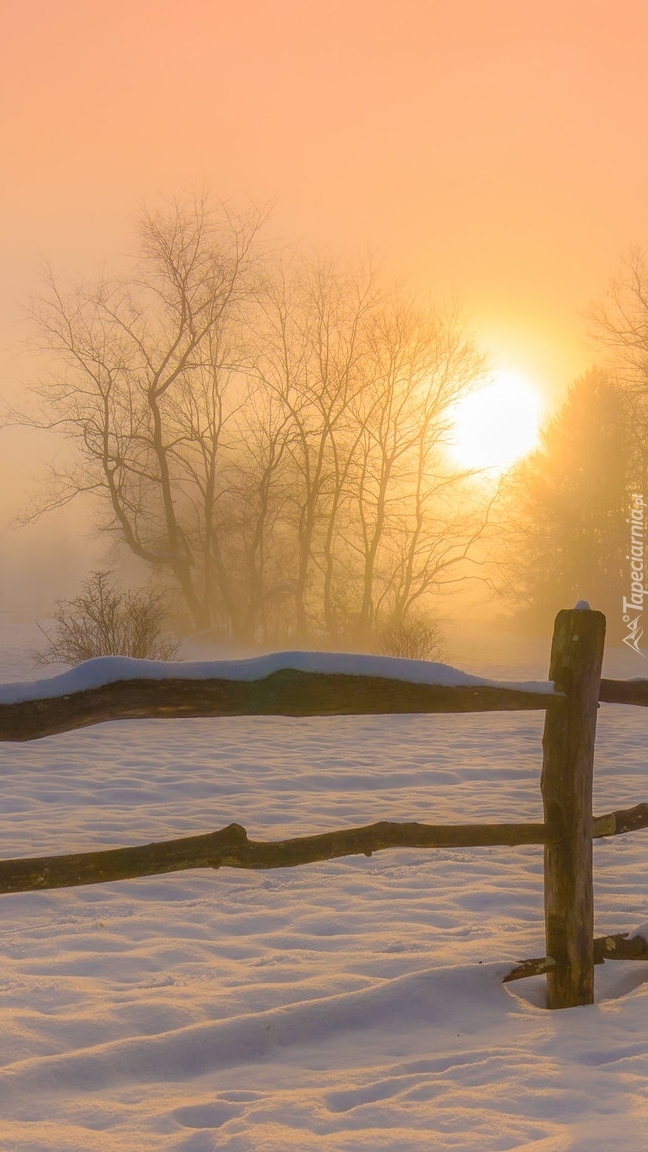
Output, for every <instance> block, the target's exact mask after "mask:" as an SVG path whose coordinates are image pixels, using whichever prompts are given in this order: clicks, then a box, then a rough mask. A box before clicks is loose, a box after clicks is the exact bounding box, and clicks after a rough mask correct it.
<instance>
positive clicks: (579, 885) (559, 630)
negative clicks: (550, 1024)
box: [541, 605, 605, 1008]
mask: <svg viewBox="0 0 648 1152" xmlns="http://www.w3.org/2000/svg"><path fill="white" fill-rule="evenodd" d="M604 642H605V616H604V615H603V613H602V612H592V611H591V610H590V608H589V605H586V606H585V607H583V608H580V607H578V608H574V609H571V610H565V611H563V612H559V613H558V615H557V617H556V622H555V625H554V634H553V643H552V646H551V662H550V666H549V679H550V680H553V681H554V682H555V685H556V688H557V689H559V690H560V691H561V692H564V693H565V694H566V699H564V700H555V699H554V700H551V701H550V702H549V705H548V708H547V716H546V720H545V729H544V736H543V741H542V744H543V750H544V755H543V762H542V785H541V786H542V799H543V803H544V815H545V823H546V824H551V825H553V826H554V827H555V828H556V829H557V830H558V833H559V838H558V839H557V840H555V841H552V842H551V843H549V844H547V845H546V846H545V864H544V884H545V932H546V940H547V956H548V957H551V958H552V959H553V960H554V961H555V962H556V967H555V969H552V970H550V971H549V972H548V973H547V985H548V991H549V1008H573V1007H575V1006H576V1005H578V1004H592V1003H593V1001H594V950H593V939H594V898H593V891H592V777H593V767H594V739H595V735H596V710H597V708H598V698H599V690H600V680H601V665H602V662H603V646H604Z"/></svg>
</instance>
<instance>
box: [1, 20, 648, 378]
mask: <svg viewBox="0 0 648 1152" xmlns="http://www.w3.org/2000/svg"><path fill="white" fill-rule="evenodd" d="M2 29H3V40H4V60H3V62H2V67H1V69H0V79H1V82H2V84H3V86H4V88H5V91H4V93H3V108H4V110H5V119H4V132H3V138H2V156H3V161H4V164H3V168H4V176H3V179H2V182H1V194H2V197H3V199H4V206H3V211H2V213H1V214H0V229H1V231H2V245H3V250H4V253H5V264H4V267H5V270H4V272H3V273H2V274H1V280H0V304H1V305H2V311H3V313H4V320H3V327H4V332H5V334H6V335H7V338H8V339H9V337H10V336H11V334H12V333H13V330H14V329H13V322H12V315H13V311H14V303H15V301H16V300H17V299H18V298H19V297H20V296H22V295H24V293H25V292H26V291H28V289H29V288H30V287H31V286H32V285H33V283H34V268H35V265H36V263H37V260H38V258H39V256H40V255H41V254H44V255H48V256H50V257H51V258H52V259H53V260H54V262H55V263H68V264H73V265H75V264H76V265H80V266H85V267H87V266H88V264H89V262H90V261H93V260H101V259H103V257H104V256H106V255H108V256H109V255H110V254H111V252H113V251H115V250H123V249H124V248H125V247H126V246H127V244H128V222H129V217H132V215H133V214H134V213H135V212H136V211H137V207H138V204H140V203H141V201H142V200H143V199H144V198H151V197H154V196H155V195H156V194H157V193H163V194H167V195H174V194H177V193H182V192H183V191H184V190H191V189H193V188H195V187H196V186H200V185H202V184H203V182H206V183H207V184H208V185H209V186H210V187H211V188H212V190H214V191H215V192H216V193H218V194H221V195H223V196H225V197H231V198H233V199H235V200H236V199H237V198H240V197H241V196H242V195H246V194H247V195H250V196H252V197H254V198H255V199H257V200H260V201H265V200H267V199H269V198H273V199H276V200H277V201H278V207H277V212H276V229H277V231H278V232H279V233H280V234H282V235H283V236H285V237H286V238H288V239H292V238H296V237H299V238H302V239H305V240H307V241H314V242H316V243H317V244H323V245H325V246H328V247H331V248H333V249H340V248H343V249H346V250H348V249H355V248H358V247H366V246H367V245H369V246H371V247H372V248H374V249H378V250H379V251H381V252H383V253H384V254H385V256H386V258H387V260H388V262H389V265H390V266H391V267H393V268H394V269H395V270H396V271H397V272H398V273H399V274H401V275H403V276H405V277H407V278H409V279H411V280H413V281H414V282H415V283H416V284H417V286H420V287H423V288H426V289H430V290H431V292H432V293H433V294H435V295H438V296H444V295H447V294H448V293H449V292H451V291H455V292H458V293H459V294H460V295H461V296H462V297H463V299H464V301H465V303H466V305H467V306H468V308H469V309H470V311H471V312H472V314H473V317H474V320H475V322H476V324H477V326H478V327H479V329H480V330H481V331H482V333H483V335H484V338H485V339H486V340H487V341H488V342H490V344H491V346H492V347H493V348H494V349H495V351H496V352H497V353H498V354H499V355H500V356H501V357H502V359H503V360H504V361H508V363H509V365H510V366H512V367H515V368H518V369H522V370H523V371H526V372H527V373H528V374H530V375H531V376H532V377H535V379H536V380H537V381H538V382H539V383H540V384H541V385H542V386H543V387H545V388H546V389H547V390H548V391H549V392H551V391H553V392H554V394H555V393H556V392H557V391H558V390H560V389H561V388H562V387H563V386H564V385H565V384H566V383H567V382H568V381H569V379H570V378H571V377H572V376H573V375H574V374H575V373H576V372H577V371H579V370H580V369H582V368H583V367H584V366H585V365H586V363H587V360H588V353H587V352H586V350H585V349H584V347H583V346H582V343H581V323H580V321H579V318H578V309H579V308H583V307H584V306H586V305H587V303H588V302H589V300H590V299H592V298H594V297H597V296H600V295H601V293H602V291H603V288H604V285H605V281H606V279H607V277H608V276H609V275H610V274H611V273H612V272H613V271H614V268H615V264H616V259H617V256H618V254H619V253H620V252H622V251H624V250H625V249H627V247H628V246H629V245H630V244H632V243H639V244H648V214H647V213H646V206H647V205H648V147H647V144H646V140H647V134H646V113H647V112H648V68H647V67H646V48H647V46H648V4H647V3H646V0H615V2H614V3H612V0H603V2H601V0H544V2H543V3H542V4H539V3H530V2H528V0H235V2H234V0H111V3H110V5H108V4H106V5H100V4H99V3H98V2H97V0H20V3H18V2H16V0H5V4H4V6H3V17H2ZM9 371H11V370H9Z"/></svg>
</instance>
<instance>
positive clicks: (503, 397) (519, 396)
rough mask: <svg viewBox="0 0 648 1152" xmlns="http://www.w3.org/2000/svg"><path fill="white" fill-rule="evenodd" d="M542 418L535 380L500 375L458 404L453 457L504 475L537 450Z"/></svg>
mask: <svg viewBox="0 0 648 1152" xmlns="http://www.w3.org/2000/svg"><path fill="white" fill-rule="evenodd" d="M540 418H541V402H540V395H539V392H538V390H537V388H536V387H535V386H534V385H533V384H532V383H531V381H530V380H527V379H526V378H525V377H524V376H520V375H519V374H518V373H517V372H500V373H498V375H497V377H496V378H495V379H494V380H493V382H492V383H491V384H488V385H486V387H485V388H482V389H481V390H480V391H479V392H474V393H472V395H470V396H466V397H465V398H464V399H463V400H461V401H460V402H459V403H458V404H457V407H456V409H455V416H454V425H453V431H452V441H451V444H450V452H451V455H452V457H453V459H454V460H455V461H456V463H457V464H461V465H462V466H463V467H465V468H484V469H488V470H489V471H494V472H504V471H505V470H506V469H507V468H510V466H511V465H512V464H514V463H515V461H516V460H519V459H520V458H521V457H522V456H526V454H527V452H531V451H532V450H533V448H535V447H536V445H537V443H538V433H539V428H540Z"/></svg>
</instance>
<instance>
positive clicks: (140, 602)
mask: <svg viewBox="0 0 648 1152" xmlns="http://www.w3.org/2000/svg"><path fill="white" fill-rule="evenodd" d="M110 575H111V574H110V572H93V573H92V575H91V576H90V577H89V579H88V580H86V582H85V584H84V585H83V590H82V592H81V595H80V596H77V598H76V600H60V601H59V602H58V604H57V609H56V612H55V613H54V619H55V621H56V623H57V625H58V627H57V629H56V631H55V632H54V634H53V635H50V634H49V633H48V632H46V631H45V629H44V628H41V632H42V633H43V635H44V636H45V639H46V640H47V643H48V647H47V648H46V649H45V651H44V652H38V653H37V656H36V659H37V660H38V662H39V663H40V664H55V663H59V662H61V663H63V664H79V663H80V662H81V661H82V660H90V659H92V657H93V656H134V657H136V658H139V659H142V660H171V659H172V658H173V656H175V654H176V652H177V650H178V645H177V643H175V642H174V641H173V640H171V639H170V638H169V637H168V636H166V635H165V632H164V622H165V617H166V612H165V609H164V605H163V598H164V595H163V593H161V592H154V591H152V590H141V591H139V592H127V591H126V590H125V589H124V588H123V587H122V586H121V584H119V583H118V582H117V581H111V579H110ZM39 627H40V625H39Z"/></svg>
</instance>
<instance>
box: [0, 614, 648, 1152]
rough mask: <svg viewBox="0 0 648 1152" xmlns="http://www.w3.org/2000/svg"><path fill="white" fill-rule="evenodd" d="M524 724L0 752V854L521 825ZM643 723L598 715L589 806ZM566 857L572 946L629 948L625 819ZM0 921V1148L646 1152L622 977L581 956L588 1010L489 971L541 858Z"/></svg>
mask: <svg viewBox="0 0 648 1152" xmlns="http://www.w3.org/2000/svg"><path fill="white" fill-rule="evenodd" d="M29 644H30V633H29V629H28V627H27V626H23V625H21V626H18V625H14V626H11V627H10V626H8V625H7V626H4V627H3V628H0V671H1V672H2V677H3V678H4V679H5V680H6V681H9V680H12V679H13V680H15V679H19V678H21V679H23V680H25V681H27V680H28V678H29V676H30V675H34V672H33V669H32V668H31V663H30V660H29V657H28V652H29ZM520 655H521V657H522V660H523V661H524V665H525V666H524V667H522V663H521V661H518V662H515V661H513V660H511V659H509V658H508V656H505V654H503V653H502V652H498V653H497V654H496V658H495V659H494V660H493V661H492V662H491V664H490V666H488V665H487V666H485V667H483V668H481V669H477V670H478V671H480V672H482V673H483V674H484V675H485V676H488V675H489V673H490V672H495V673H496V674H497V675H502V674H504V675H511V676H516V675H519V676H521V677H526V676H527V675H529V674H531V675H538V676H542V674H543V672H544V671H546V666H547V664H546V659H545V654H544V652H543V655H542V659H539V660H538V661H534V660H530V659H528V653H527V652H526V650H525V651H523V652H521V653H520ZM630 655H632V654H630ZM372 659H373V658H372ZM354 660H357V658H354ZM462 662H463V663H465V664H466V666H467V667H469V668H470V667H475V663H474V662H472V663H471V662H470V661H468V660H466V661H464V660H463V659H462ZM190 666H191V665H185V667H190ZM212 666H213V665H212ZM221 666H222V665H221ZM614 674H623V671H622V670H621V671H617V670H615V673H614ZM542 724H543V714H542V713H541V712H508V713H484V714H476V715H472V714H464V715H433V716H391V717H385V716H361V717H352V716H344V717H321V718H310V717H309V718H300V719H292V718H285V717H265V716H264V717H259V716H255V717H247V718H246V717H232V718H229V717H228V718H223V719H213V720H211V719H196V720H185V719H182V720H179V719H178V720H159V721H157V720H156V721H153V720H150V721H127V722H117V723H112V724H101V725H97V726H95V727H93V728H87V729H82V730H81V731H78V732H73V733H67V734H63V735H59V736H55V737H49V738H47V739H43V740H37V741H34V742H33V743H29V744H20V745H17V744H4V745H3V746H2V768H1V771H0V829H1V834H2V855H3V857H5V858H8V857H13V856H32V855H38V854H43V853H56V852H66V851H72V850H75V851H84V850H91V849H92V848H95V847H116V846H118V845H123V844H131V843H133V844H134V843H146V842H148V841H151V840H154V839H166V838H169V837H172V836H182V835H190V834H192V833H200V832H205V831H210V830H212V829H216V828H220V827H223V826H224V825H225V824H228V823H230V822H232V821H237V822H238V823H241V824H243V825H245V827H246V828H247V829H248V832H249V834H250V836H251V837H253V838H254V839H278V838H280V837H284V836H295V835H302V834H306V833H309V832H317V831H326V830H329V829H333V828H337V827H345V826H352V825H354V824H362V823H369V822H371V821H373V820H380V819H385V818H391V819H400V820H416V819H422V820H429V821H437V820H438V821H447V822H448V823H450V822H463V821H467V820H484V821H493V820H498V819H501V820H505V821H517V820H519V821H527V820H538V819H541V813H542V808H541V802H540V794H539V773H540V760H541V734H542ZM647 727H648V713H647V712H646V711H645V710H644V709H642V708H634V709H633V708H629V707H623V706H615V705H602V706H601V709H600V712H599V733H598V738H597V761H596V780H595V793H596V795H595V811H596V812H597V813H600V812H606V811H610V810H612V809H614V808H619V807H629V806H631V805H633V804H636V803H640V802H642V801H646V800H648V795H647V791H648V784H647V783H646V771H645V746H646V732H647ZM594 852H595V865H596V870H595V885H596V893H595V907H596V934H597V935H603V934H605V933H613V932H619V931H628V930H632V929H634V930H635V931H636V932H637V933H638V934H642V935H644V936H646V933H647V931H648V921H647V919H646V918H647V916H648V884H647V881H646V876H647V875H648V867H647V865H648V831H641V832H636V833H633V834H632V835H628V836H620V837H616V838H612V839H608V840H603V841H598V842H597V843H596V844H595V848H594ZM0 907H1V909H2V921H1V925H2V927H1V932H0V954H1V967H0V1000H1V1011H0V1037H1V1042H0V1147H1V1148H2V1150H3V1152H5V1150H6V1152H123V1150H124V1149H134V1150H135V1149H136V1150H137V1152H153V1150H155V1152H162V1150H164V1152H167V1150H173V1152H213V1150H216V1149H217V1150H219V1152H220V1150H225V1152H319V1150H321V1152H356V1150H359V1152H385V1150H389V1152H430V1150H437V1149H439V1150H441V1152H446V1150H447V1152H450V1150H452V1152H474V1150H475V1149H480V1152H481V1150H484V1152H510V1150H513V1149H515V1150H517V1152H568V1150H569V1152H609V1150H610V1149H611V1148H616V1147H619V1148H623V1149H624V1152H639V1150H640V1149H641V1150H642V1152H643V1149H644V1147H645V1143H646V1134H647V1133H648V1089H647V1087H646V1085H647V1083H648V1080H647V1076H648V965H646V964H641V963H623V962H612V963H610V962H608V963H606V964H605V965H603V966H601V967H597V969H596V982H597V1003H596V1005H595V1006H593V1007H589V1008H577V1009H570V1010H567V1011H563V1012H557V1013H556V1012H552V1013H549V1012H547V1011H546V1010H545V1008H544V986H545V983H544V978H542V977H535V978H532V979H530V980H526V981H520V982H517V983H514V984H508V985H503V984H502V983H501V978H502V976H503V975H504V973H505V972H506V971H507V970H508V969H509V968H510V967H511V965H512V963H513V962H515V961H516V960H519V959H524V958H526V957H530V956H540V955H543V953H544V941H543V928H542V850H541V849H540V848H535V847H532V846H531V847H520V848H489V849H453V850H444V851H436V850H435V851H416V850H407V851H405V850H402V851H401V850H398V851H389V852H382V853H377V854H375V855H374V856H373V857H371V858H370V859H367V858H365V857H350V858H347V859H343V860H338V861H329V862H326V863H320V864H312V865H308V866H304V867H300V868H295V869H281V870H277V871H272V872H268V873H263V872H245V871H236V870H234V869H231V870H230V869H223V870H221V871H218V872H208V871H191V872H187V873H178V874H174V875H172V876H160V877H149V878H146V879H141V880H133V881H125V882H120V883H112V884H105V885H96V886H89V887H83V888H76V889H61V890H58V891H51V892H38V893H21V894H16V895H12V896H3V897H1V898H0ZM637 926H638V927H637Z"/></svg>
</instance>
